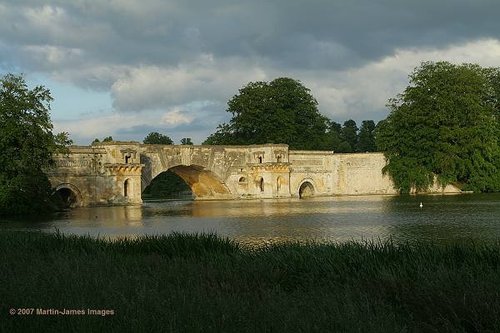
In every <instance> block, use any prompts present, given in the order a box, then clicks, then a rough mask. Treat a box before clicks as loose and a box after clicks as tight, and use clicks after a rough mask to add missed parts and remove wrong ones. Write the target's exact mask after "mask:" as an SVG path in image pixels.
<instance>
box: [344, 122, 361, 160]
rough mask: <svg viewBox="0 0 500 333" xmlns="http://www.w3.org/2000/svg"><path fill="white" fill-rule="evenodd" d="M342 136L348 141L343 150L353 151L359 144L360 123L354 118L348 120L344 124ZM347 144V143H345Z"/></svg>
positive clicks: (346, 151)
mask: <svg viewBox="0 0 500 333" xmlns="http://www.w3.org/2000/svg"><path fill="white" fill-rule="evenodd" d="M341 137H342V138H343V140H344V141H345V143H347V145H346V146H345V148H344V149H343V152H345V153H353V152H354V151H355V150H356V146H357V144H358V125H357V124H356V122H355V121H354V120H352V119H349V120H346V121H345V122H344V125H343V126H342V131H341ZM344 145H345V144H344Z"/></svg>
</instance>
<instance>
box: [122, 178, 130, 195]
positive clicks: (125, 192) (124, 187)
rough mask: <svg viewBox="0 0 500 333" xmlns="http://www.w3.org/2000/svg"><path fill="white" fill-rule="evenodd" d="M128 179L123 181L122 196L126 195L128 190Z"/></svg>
mask: <svg viewBox="0 0 500 333" xmlns="http://www.w3.org/2000/svg"><path fill="white" fill-rule="evenodd" d="M128 187H129V181H128V179H127V180H126V181H125V182H124V183H123V196H124V197H128V192H129V188H128Z"/></svg>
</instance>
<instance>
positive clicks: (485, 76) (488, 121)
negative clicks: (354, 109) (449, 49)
mask: <svg viewBox="0 0 500 333" xmlns="http://www.w3.org/2000/svg"><path fill="white" fill-rule="evenodd" d="M499 73H500V72H499V70H498V69H497V68H482V67H480V66H478V65H473V64H463V65H454V64H451V63H448V62H436V63H434V62H424V63H422V64H421V65H420V66H419V67H417V68H416V69H415V70H414V71H413V73H412V74H411V75H410V76H409V78H410V85H409V86H408V87H407V88H406V89H405V90H404V92H403V93H401V94H400V95H398V96H397V97H396V98H393V99H391V100H390V101H389V105H388V107H389V108H390V114H389V116H388V117H387V119H385V120H384V121H383V122H382V124H381V125H380V126H379V128H378V129H377V144H378V147H379V148H380V149H381V150H383V151H384V152H385V155H386V158H387V161H388V164H387V166H386V167H385V169H384V171H385V172H388V173H389V174H390V176H391V177H392V178H393V180H394V182H395V184H396V187H397V188H399V190H400V191H401V192H408V191H410V190H412V189H416V190H417V191H418V190H425V189H427V188H428V186H430V185H431V184H432V183H433V182H434V177H435V176H436V177H437V180H438V181H439V183H440V184H441V185H445V184H450V183H453V184H456V185H459V186H460V187H462V188H463V189H468V190H474V191H495V190H496V191H498V190H500V150H499V134H500V133H499V130H500V126H499V125H500V120H499V114H500V113H499V100H500V99H499V98H500V94H499V92H500V85H499V82H500V80H499V79H500V75H499Z"/></svg>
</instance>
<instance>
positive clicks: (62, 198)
mask: <svg viewBox="0 0 500 333" xmlns="http://www.w3.org/2000/svg"><path fill="white" fill-rule="evenodd" d="M53 195H54V196H57V197H58V199H59V202H60V204H61V205H62V206H63V208H75V207H81V206H83V200H82V194H81V192H80V190H79V189H78V187H76V186H75V185H73V184H70V183H63V184H59V185H57V186H56V187H55V188H54V192H53Z"/></svg>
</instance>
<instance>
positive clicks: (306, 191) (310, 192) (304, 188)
mask: <svg viewBox="0 0 500 333" xmlns="http://www.w3.org/2000/svg"><path fill="white" fill-rule="evenodd" d="M312 196H314V186H313V185H312V184H311V183H310V182H308V181H305V182H303V183H302V184H301V185H300V187H299V198H301V199H303V198H309V197H312Z"/></svg>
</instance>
